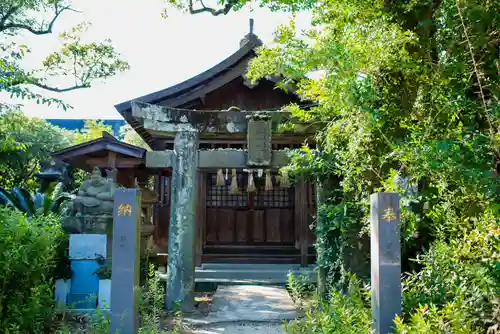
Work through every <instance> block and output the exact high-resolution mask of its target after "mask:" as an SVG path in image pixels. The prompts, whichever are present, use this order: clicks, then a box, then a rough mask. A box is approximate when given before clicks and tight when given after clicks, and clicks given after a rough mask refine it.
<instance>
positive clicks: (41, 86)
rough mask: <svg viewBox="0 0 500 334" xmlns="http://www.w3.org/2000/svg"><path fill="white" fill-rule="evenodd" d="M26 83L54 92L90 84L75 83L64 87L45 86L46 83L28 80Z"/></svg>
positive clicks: (66, 90) (62, 91) (67, 90)
mask: <svg viewBox="0 0 500 334" xmlns="http://www.w3.org/2000/svg"><path fill="white" fill-rule="evenodd" d="M27 84H30V85H34V86H37V87H40V88H43V89H45V90H48V91H51V92H56V93H64V92H69V91H72V90H76V89H82V88H89V87H90V85H85V84H83V85H76V84H75V85H74V86H71V87H66V88H58V87H51V86H47V85H45V84H42V83H39V82H28V83H27Z"/></svg>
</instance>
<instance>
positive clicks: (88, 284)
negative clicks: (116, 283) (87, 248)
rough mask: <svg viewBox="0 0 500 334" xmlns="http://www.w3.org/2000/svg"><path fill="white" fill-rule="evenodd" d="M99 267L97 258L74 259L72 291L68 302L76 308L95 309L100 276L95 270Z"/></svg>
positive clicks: (72, 263)
mask: <svg viewBox="0 0 500 334" xmlns="http://www.w3.org/2000/svg"><path fill="white" fill-rule="evenodd" d="M98 268H99V264H98V263H97V261H96V260H72V261H71V270H72V271H73V277H72V279H71V292H70V294H69V296H68V303H69V305H70V306H71V307H73V308H76V309H95V308H96V307H97V296H98V294H99V277H97V275H95V274H94V272H95V271H96V270H97V269H98Z"/></svg>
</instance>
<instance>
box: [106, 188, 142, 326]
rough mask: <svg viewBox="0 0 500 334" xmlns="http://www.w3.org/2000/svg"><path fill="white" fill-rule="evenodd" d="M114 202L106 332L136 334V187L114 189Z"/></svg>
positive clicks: (138, 197) (138, 196) (138, 199)
mask: <svg viewBox="0 0 500 334" xmlns="http://www.w3.org/2000/svg"><path fill="white" fill-rule="evenodd" d="M114 202H115V204H114V213H113V217H114V222H113V223H114V224H113V258H112V268H111V269H112V276H111V327H110V333H111V334H115V333H116V332H117V331H118V332H119V333H120V334H136V333H137V330H138V324H139V321H138V320H139V313H138V311H139V309H138V306H139V242H140V212H141V192H140V190H139V189H117V190H116V193H115V201H114Z"/></svg>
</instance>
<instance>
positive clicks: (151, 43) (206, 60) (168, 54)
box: [0, 0, 310, 119]
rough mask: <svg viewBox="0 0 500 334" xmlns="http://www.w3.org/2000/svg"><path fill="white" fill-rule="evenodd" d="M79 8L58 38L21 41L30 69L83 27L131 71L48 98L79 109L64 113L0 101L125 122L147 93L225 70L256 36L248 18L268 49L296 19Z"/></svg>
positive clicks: (158, 5)
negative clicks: (126, 107)
mask: <svg viewBox="0 0 500 334" xmlns="http://www.w3.org/2000/svg"><path fill="white" fill-rule="evenodd" d="M73 3H74V7H75V8H78V9H79V10H81V11H82V12H81V13H72V12H68V13H65V14H64V15H62V16H61V18H60V19H59V20H58V21H57V22H56V25H55V27H54V34H52V35H47V36H41V37H40V36H31V35H29V33H26V34H25V38H23V39H22V40H19V42H23V43H25V44H27V45H28V46H29V47H30V48H31V49H32V53H31V54H30V55H29V57H27V58H26V66H28V67H30V68H34V67H38V66H37V64H40V62H41V60H42V59H43V58H44V57H45V56H46V55H47V54H49V53H50V52H53V51H57V50H58V48H59V39H58V34H59V33H61V32H62V31H65V30H67V29H68V28H71V27H73V26H75V25H77V24H78V23H80V22H82V21H90V22H92V27H91V29H90V31H89V32H88V33H87V34H88V37H89V38H91V39H93V40H95V41H101V40H103V39H105V38H110V39H111V40H112V43H113V45H114V46H115V49H116V50H117V51H118V52H120V53H121V55H122V59H124V60H127V61H128V62H129V64H130V70H129V71H127V72H125V73H121V74H119V75H117V76H115V77H113V78H110V79H108V80H107V82H105V83H99V82H95V83H94V84H93V86H92V87H91V88H87V89H83V90H77V91H72V92H67V93H63V94H55V93H52V94H51V93H44V94H45V95H47V96H53V97H58V98H60V99H63V100H64V101H65V102H66V103H69V104H70V105H72V106H73V107H74V109H68V111H66V112H65V111H64V110H63V109H62V108H57V107H55V106H51V107H48V106H45V105H43V106H42V105H37V104H36V103H30V102H29V101H19V100H15V99H13V100H11V99H9V97H8V95H7V94H1V93H0V99H1V100H3V101H6V102H10V103H22V104H23V105H24V107H23V111H24V112H25V113H26V114H28V115H30V116H37V117H41V118H78V119H82V118H83V119H85V118H88V119H97V118H99V119H118V118H121V116H120V115H119V114H118V112H116V110H115V109H114V107H113V105H115V104H117V103H120V102H123V101H127V100H130V99H133V98H136V97H139V96H141V95H144V94H148V93H151V92H154V91H157V90H160V89H163V88H167V87H169V86H172V85H174V84H176V83H179V82H181V81H183V80H185V79H188V78H190V77H192V76H194V75H196V74H198V73H200V72H203V71H204V70H207V69H209V68H210V67H212V66H213V65H215V64H217V63H219V62H220V61H222V60H223V59H225V58H226V57H228V56H229V55H231V54H232V53H233V52H235V51H236V50H237V49H238V48H239V41H240V39H241V38H242V37H243V36H244V35H245V34H247V33H248V31H249V23H248V19H249V17H253V18H254V20H255V24H254V32H255V34H257V35H258V36H259V37H260V39H261V40H262V41H263V42H264V43H270V42H271V41H272V36H273V32H274V30H275V29H276V27H277V26H278V25H280V24H283V23H286V22H287V21H288V20H289V16H290V14H287V13H271V12H270V11H268V10H266V9H256V10H255V11H254V12H253V13H251V14H250V10H249V9H245V10H242V11H240V12H231V13H230V14H229V15H227V16H218V17H213V16H212V15H210V14H208V13H207V14H198V15H194V16H193V15H189V14H187V13H185V14H184V13H180V12H178V11H177V10H175V9H169V17H168V18H167V19H163V18H162V17H161V12H162V9H163V8H164V3H163V1H162V0H76V1H74V2H73ZM297 19H298V22H297V23H298V26H299V27H306V26H307V24H308V22H310V21H309V15H308V14H304V13H302V14H300V15H298V17H297Z"/></svg>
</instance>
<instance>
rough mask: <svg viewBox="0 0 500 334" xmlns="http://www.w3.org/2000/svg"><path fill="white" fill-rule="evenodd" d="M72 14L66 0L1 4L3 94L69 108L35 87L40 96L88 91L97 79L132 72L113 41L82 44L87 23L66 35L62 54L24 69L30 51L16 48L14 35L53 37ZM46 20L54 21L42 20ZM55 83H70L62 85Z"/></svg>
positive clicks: (10, 0)
mask: <svg viewBox="0 0 500 334" xmlns="http://www.w3.org/2000/svg"><path fill="white" fill-rule="evenodd" d="M73 10H74V9H73V8H72V7H71V3H70V2H66V1H64V0H28V1H26V0H5V1H1V2H0V92H1V91H4V92H7V93H10V94H11V95H12V96H16V97H18V98H27V99H34V100H36V101H37V103H48V104H51V103H59V104H61V105H62V106H63V107H64V108H66V105H64V104H62V102H61V101H60V100H59V99H54V98H48V97H46V96H44V95H43V93H42V94H40V93H37V92H34V91H33V90H32V89H31V88H32V87H39V88H42V91H43V90H45V91H53V92H66V91H70V90H74V89H81V88H87V87H90V86H91V84H92V82H93V81H95V80H104V79H106V78H108V77H110V76H113V75H115V74H116V73H118V72H121V71H124V70H126V69H128V67H129V66H128V63H127V62H125V61H123V60H120V58H119V54H118V53H117V52H116V51H115V49H114V48H113V46H112V45H111V41H110V40H105V41H102V42H92V43H84V42H83V41H82V39H81V37H80V36H81V34H82V33H84V32H85V31H86V30H87V29H88V27H89V24H87V23H82V24H79V25H77V26H76V27H75V28H73V29H71V30H70V31H68V32H65V33H62V34H61V35H60V38H61V43H62V48H61V50H60V51H58V52H54V53H52V54H50V55H48V56H47V58H46V59H45V60H44V61H43V63H42V64H41V66H40V68H38V69H25V68H23V66H22V64H21V63H22V59H23V58H24V56H25V54H26V53H27V52H30V48H29V46H27V45H22V44H18V43H16V36H18V35H19V34H21V33H23V32H27V33H31V34H34V35H46V34H51V33H52V31H53V27H54V25H55V24H56V23H57V19H58V18H59V17H60V15H63V14H64V12H67V11H73ZM43 17H50V19H49V20H44V19H43ZM68 78H71V80H68ZM62 79H64V80H62ZM55 82H64V83H66V82H67V84H66V85H65V86H58V85H55V84H54V83H55Z"/></svg>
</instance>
